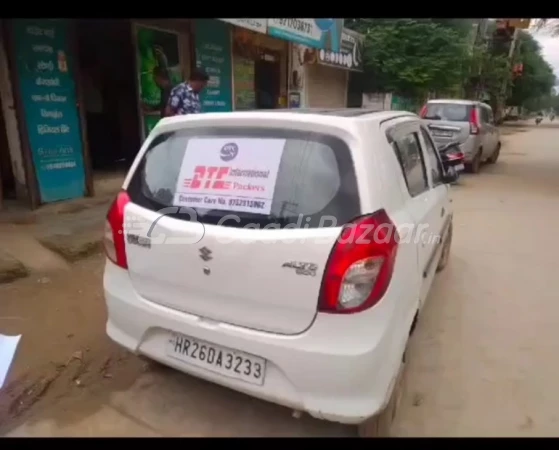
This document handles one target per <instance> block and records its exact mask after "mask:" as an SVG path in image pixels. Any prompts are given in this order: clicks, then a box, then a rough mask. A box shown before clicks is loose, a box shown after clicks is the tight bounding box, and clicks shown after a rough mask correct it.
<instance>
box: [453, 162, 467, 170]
mask: <svg viewBox="0 0 559 450" xmlns="http://www.w3.org/2000/svg"><path fill="white" fill-rule="evenodd" d="M454 168H455V169H456V170H458V171H461V170H464V169H465V167H464V164H456V166H454Z"/></svg>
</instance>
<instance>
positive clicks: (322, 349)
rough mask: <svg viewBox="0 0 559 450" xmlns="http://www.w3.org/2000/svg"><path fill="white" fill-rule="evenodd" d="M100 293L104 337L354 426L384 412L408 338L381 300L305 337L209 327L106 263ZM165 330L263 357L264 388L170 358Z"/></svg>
mask: <svg viewBox="0 0 559 450" xmlns="http://www.w3.org/2000/svg"><path fill="white" fill-rule="evenodd" d="M104 288H105V298H106V302H107V308H108V322H107V333H108V335H109V337H110V338H111V339H112V340H114V341H115V342H117V343H118V344H120V345H122V346H123V347H125V348H127V349H128V350H130V351H132V352H134V353H137V354H143V355H145V356H147V357H149V358H151V359H154V360H157V361H159V362H161V363H163V364H165V365H168V366H171V367H173V368H175V369H177V370H180V371H182V372H185V373H188V374H191V375H193V376H196V377H200V378H204V379H206V380H209V381H212V382H215V383H218V384H221V385H223V386H227V387H229V388H232V389H235V390H237V391H241V392H244V393H246V394H248V395H251V396H254V397H258V398H261V399H264V400H267V401H270V402H273V403H277V404H280V405H283V406H286V407H289V408H293V409H296V410H300V411H305V412H307V413H309V414H310V415H311V416H313V417H315V418H318V419H325V420H330V421H334V422H341V423H347V424H358V423H361V422H362V421H363V420H365V419H367V418H368V417H371V416H373V415H375V414H376V413H378V412H379V411H380V410H382V407H383V406H384V404H385V403H386V401H387V398H388V393H389V392H390V391H391V387H392V383H393V379H394V375H395V373H396V371H397V368H398V365H399V363H400V358H401V352H400V353H398V351H397V350H396V351H395V348H396V349H398V348H400V347H403V345H405V340H407V334H406V336H405V340H402V339H403V338H402V339H395V338H394V337H395V336H394V334H395V333H394V330H395V329H398V327H396V326H393V325H392V322H393V320H392V319H393V318H394V304H395V303H396V302H390V301H384V300H383V301H382V302H381V303H379V304H378V305H377V306H376V307H375V308H373V311H371V312H364V313H360V314H356V315H347V316H339V315H330V314H318V316H317V318H316V320H315V322H314V323H313V324H312V326H311V327H310V328H309V329H308V330H307V331H306V332H304V333H302V334H299V335H289V336H287V335H278V334H272V333H265V332H261V331H256V330H251V329H246V328H241V327H237V326H234V325H229V324H224V323H217V322H208V321H206V320H204V319H202V318H200V317H197V316H194V315H191V314H187V313H183V312H180V311H176V310H172V309H169V308H167V307H165V306H161V305H158V304H154V303H152V302H149V301H146V300H145V299H143V298H141V297H140V296H139V295H138V294H137V293H136V292H135V291H134V289H133V287H132V285H131V282H130V278H129V276H128V272H127V271H125V270H123V269H121V268H119V267H117V266H115V265H114V264H112V263H111V262H109V261H107V263H106V268H105V275H104ZM396 289H397V288H396ZM356 330H362V332H361V333H359V332H358V331H356ZM170 331H174V332H178V333H183V334H185V335H187V336H192V337H195V338H198V339H201V340H205V341H208V342H211V343H214V344H218V345H222V346H225V347H229V348H232V349H237V350H241V351H244V352H247V353H250V354H253V355H257V356H260V357H262V358H265V359H266V360H267V366H266V377H265V380H264V384H263V385H262V386H256V385H252V384H249V383H246V382H244V381H240V380H236V379H231V378H229V377H226V376H223V375H221V374H216V373H213V372H210V371H207V370H204V369H201V368H198V367H195V366H192V365H189V364H187V363H183V362H181V361H178V360H176V359H173V358H170V357H168V356H167V355H166V351H165V343H166V342H167V340H168V333H169V332H170Z"/></svg>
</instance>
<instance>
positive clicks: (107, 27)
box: [0, 19, 193, 207]
mask: <svg viewBox="0 0 559 450" xmlns="http://www.w3.org/2000/svg"><path fill="white" fill-rule="evenodd" d="M3 26H4V28H5V29H4V33H3V40H2V44H3V45H2V50H4V52H5V55H3V54H0V56H1V57H2V58H3V60H5V62H6V67H9V70H8V71H7V72H9V73H8V75H7V76H6V77H4V76H3V75H4V74H2V73H0V75H2V76H0V84H1V86H0V87H1V89H0V94H1V95H2V106H3V108H2V112H3V113H5V112H6V111H8V112H9V108H8V109H6V108H4V106H5V105H6V103H13V104H14V106H15V107H14V108H12V110H13V115H14V116H15V117H14V118H11V117H8V119H10V120H4V122H9V123H6V124H5V130H6V131H7V132H8V131H10V130H12V131H13V129H14V128H15V130H16V135H19V137H20V139H19V141H18V140H17V139H14V137H13V136H12V135H13V134H14V133H11V134H10V133H7V134H8V135H9V137H10V139H9V141H10V142H9V157H11V159H12V163H13V165H14V166H18V167H23V170H24V172H25V177H24V180H23V184H24V189H21V188H20V189H19V191H20V192H22V195H21V196H19V197H20V200H24V201H26V202H28V203H29V204H30V205H31V207H37V206H39V205H40V204H43V203H50V202H56V201H61V200H67V199H72V198H78V197H83V196H85V195H93V194H94V192H93V175H94V171H95V173H98V172H99V173H100V172H103V173H104V172H106V171H117V172H119V173H124V171H125V170H126V169H127V168H128V166H129V164H130V163H131V162H132V160H133V158H134V157H135V155H136V154H137V152H138V150H139V148H140V146H141V143H142V141H143V140H144V138H145V136H146V135H147V133H148V132H149V131H150V130H151V128H153V126H154V125H155V124H156V123H157V121H158V120H159V119H160V117H161V112H162V110H163V108H164V104H165V102H166V96H167V93H168V92H169V90H170V87H172V86H173V85H175V84H177V83H179V82H181V81H183V80H184V79H185V78H186V77H188V74H189V72H190V69H191V67H192V65H193V61H192V58H191V55H192V53H193V52H192V44H193V41H192V39H191V37H190V35H191V29H190V21H189V20H184V19H179V20H170V19H169V20H148V19H142V20H134V21H132V20H122V19H119V20H116V19H115V20H102V21H101V20H87V19H77V20H65V19H29V20H28V19H24V20H10V21H5V22H4V23H3ZM3 62H4V61H0V63H3ZM5 78H6V79H7V80H6V79H5ZM10 95H12V96H13V100H12V101H11V102H10ZM2 116H6V114H3V115H2ZM1 137H2V136H0V138H1ZM16 141H18V142H16ZM2 147H4V146H2ZM5 153H6V152H5V151H2V154H1V156H2V158H0V159H1V160H2V161H3V162H2V173H3V175H4V173H5V172H6V169H5V167H6V165H7V164H6V163H5V162H4V161H5V160H6V159H7V158H6V155H5ZM18 158H19V160H18ZM8 175H10V174H8ZM16 175H18V174H17V173H16ZM2 178H3V179H5V178H6V175H4V176H3V177H2ZM12 178H14V177H13V176H12ZM15 178H16V180H15V181H16V182H15V183H13V184H15V185H16V188H17V187H18V186H20V185H21V184H22V183H21V181H22V180H21V178H22V177H21V176H16V177H15ZM4 184H5V183H3V186H4ZM21 197H24V198H21Z"/></svg>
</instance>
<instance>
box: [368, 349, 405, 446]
mask: <svg viewBox="0 0 559 450" xmlns="http://www.w3.org/2000/svg"><path fill="white" fill-rule="evenodd" d="M406 366H407V364H406V358H405V353H404V357H403V358H402V363H401V364H400V368H399V370H398V375H397V376H396V382H395V384H394V389H392V394H391V396H390V399H389V400H388V403H387V405H386V406H385V408H384V409H383V410H382V411H381V412H380V413H378V414H377V415H376V416H374V417H371V418H370V419H367V420H366V421H365V422H363V423H361V424H359V428H358V434H359V437H366V438H371V437H389V436H390V429H391V428H392V424H393V422H394V419H395V417H396V414H397V412H398V408H399V406H400V403H401V401H402V396H403V394H404V388H405V379H406Z"/></svg>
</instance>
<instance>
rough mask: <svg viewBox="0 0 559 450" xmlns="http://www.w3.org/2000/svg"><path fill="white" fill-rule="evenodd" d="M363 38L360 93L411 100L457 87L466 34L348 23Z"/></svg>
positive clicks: (442, 28)
mask: <svg viewBox="0 0 559 450" xmlns="http://www.w3.org/2000/svg"><path fill="white" fill-rule="evenodd" d="M346 23H347V26H348V27H350V28H353V29H354V30H356V31H358V32H360V33H362V34H363V35H365V45H364V55H363V56H364V70H365V74H364V76H363V79H364V86H363V87H364V90H366V91H369V92H378V91H380V92H395V93H397V94H401V95H404V96H407V97H411V98H421V97H425V96H426V95H427V93H429V92H432V91H445V90H449V89H452V88H453V87H455V86H456V85H460V83H461V82H462V79H463V77H464V73H465V70H466V68H465V67H464V63H465V62H467V60H468V57H467V53H468V48H467V45H466V44H467V32H466V30H467V29H468V27H463V30H464V31H461V30H460V29H457V28H455V27H453V26H450V25H449V24H448V23H446V24H443V23H436V22H435V21H433V20H429V19H347V20H346Z"/></svg>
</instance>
